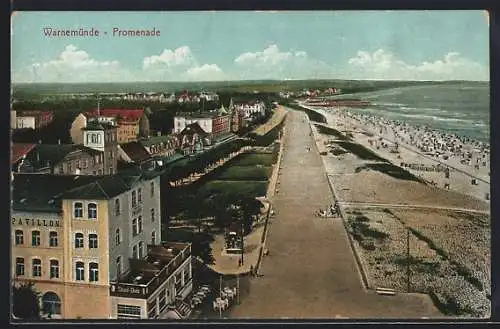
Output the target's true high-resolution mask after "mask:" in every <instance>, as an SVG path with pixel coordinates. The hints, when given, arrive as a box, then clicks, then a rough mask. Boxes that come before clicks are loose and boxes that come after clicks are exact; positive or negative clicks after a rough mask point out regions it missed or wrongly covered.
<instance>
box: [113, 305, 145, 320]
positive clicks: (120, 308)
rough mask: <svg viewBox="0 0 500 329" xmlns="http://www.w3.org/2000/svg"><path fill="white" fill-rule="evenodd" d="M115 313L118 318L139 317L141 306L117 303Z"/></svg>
mask: <svg viewBox="0 0 500 329" xmlns="http://www.w3.org/2000/svg"><path fill="white" fill-rule="evenodd" d="M116 314H117V318H118V319H140V318H141V307H140V306H132V305H124V304H118V305H117V312H116Z"/></svg>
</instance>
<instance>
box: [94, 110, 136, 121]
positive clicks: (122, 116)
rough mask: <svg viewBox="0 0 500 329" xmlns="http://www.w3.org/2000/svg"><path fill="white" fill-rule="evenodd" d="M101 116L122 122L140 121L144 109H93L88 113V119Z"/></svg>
mask: <svg viewBox="0 0 500 329" xmlns="http://www.w3.org/2000/svg"><path fill="white" fill-rule="evenodd" d="M98 112H99V115H101V116H104V117H115V118H118V119H119V121H122V122H135V121H139V120H140V119H141V118H142V116H143V115H144V109H99V111H98V110H97V109H93V110H91V111H89V112H87V113H86V116H88V117H96V116H97V114H98Z"/></svg>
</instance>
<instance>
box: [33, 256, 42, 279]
mask: <svg viewBox="0 0 500 329" xmlns="http://www.w3.org/2000/svg"><path fill="white" fill-rule="evenodd" d="M33 276H34V277H39V276H42V261H41V260H39V259H38V258H35V259H33Z"/></svg>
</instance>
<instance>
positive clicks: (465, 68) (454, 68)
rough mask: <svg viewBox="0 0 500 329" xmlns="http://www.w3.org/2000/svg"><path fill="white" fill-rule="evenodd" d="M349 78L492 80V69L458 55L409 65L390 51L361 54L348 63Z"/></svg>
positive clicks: (448, 55)
mask: <svg viewBox="0 0 500 329" xmlns="http://www.w3.org/2000/svg"><path fill="white" fill-rule="evenodd" d="M348 64H349V69H348V75H349V78H354V79H382V80H479V81H488V80H489V68H488V67H485V66H483V65H481V64H479V63H477V62H474V61H472V60H470V59H467V58H464V57H462V56H461V55H460V53H458V52H449V53H448V54H446V55H445V56H444V57H443V58H442V59H438V60H435V61H433V62H427V61H424V62H422V63H420V64H417V65H411V64H408V63H406V62H404V61H402V60H400V59H398V58H396V56H395V55H394V54H393V53H391V52H388V51H385V50H383V49H378V50H377V51H375V52H373V53H370V52H366V51H358V53H357V54H356V56H355V57H353V58H351V59H349V60H348Z"/></svg>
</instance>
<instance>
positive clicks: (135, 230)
mask: <svg viewBox="0 0 500 329" xmlns="http://www.w3.org/2000/svg"><path fill="white" fill-rule="evenodd" d="M137 234H139V228H138V226H137V218H134V219H133V220H132V235H133V236H136V235H137Z"/></svg>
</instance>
